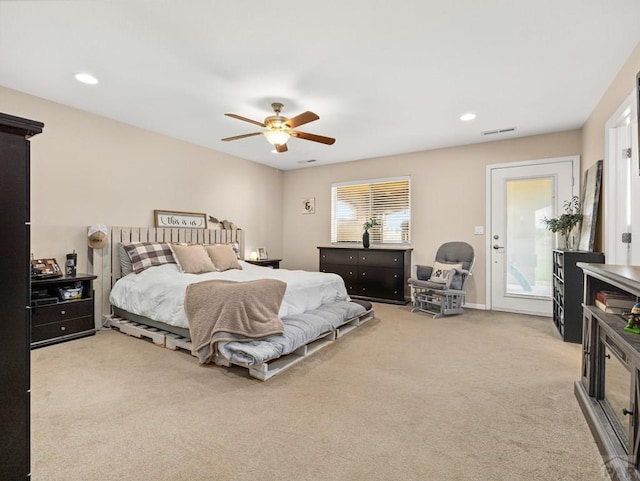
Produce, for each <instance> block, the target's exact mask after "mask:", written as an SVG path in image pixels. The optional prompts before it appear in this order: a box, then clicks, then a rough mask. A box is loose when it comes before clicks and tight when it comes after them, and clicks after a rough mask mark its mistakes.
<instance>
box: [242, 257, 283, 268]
mask: <svg viewBox="0 0 640 481" xmlns="http://www.w3.org/2000/svg"><path fill="white" fill-rule="evenodd" d="M281 260H282V259H264V260H261V261H249V260H247V261H245V262H248V263H249V264H255V265H256V266H262V267H271V268H272V269H280V261H281Z"/></svg>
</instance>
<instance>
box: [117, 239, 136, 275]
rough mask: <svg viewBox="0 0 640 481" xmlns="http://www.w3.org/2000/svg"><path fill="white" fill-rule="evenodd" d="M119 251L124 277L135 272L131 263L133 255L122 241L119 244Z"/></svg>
mask: <svg viewBox="0 0 640 481" xmlns="http://www.w3.org/2000/svg"><path fill="white" fill-rule="evenodd" d="M118 252H119V253H120V271H121V272H122V277H124V276H126V275H127V274H131V273H132V272H133V265H131V257H129V254H128V253H127V251H126V250H125V248H124V244H123V243H122V242H120V243H119V244H118Z"/></svg>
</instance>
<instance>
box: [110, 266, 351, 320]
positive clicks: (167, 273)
mask: <svg viewBox="0 0 640 481" xmlns="http://www.w3.org/2000/svg"><path fill="white" fill-rule="evenodd" d="M240 265H241V266H242V270H238V269H231V270H228V271H224V272H209V273H206V274H183V273H181V272H180V271H179V270H178V266H177V265H176V264H164V265H161V266H156V267H150V268H149V269H147V270H145V271H143V272H141V273H140V274H129V275H127V276H125V277H123V278H121V279H119V280H118V282H116V284H115V285H114V286H113V288H112V289H111V294H110V296H109V300H110V302H111V304H112V305H114V306H116V307H119V308H120V309H124V310H126V311H128V312H131V313H134V314H138V315H141V316H145V317H148V318H150V319H153V320H155V321H159V322H164V323H165V324H169V325H172V326H176V327H183V328H188V327H189V323H188V321H187V316H186V314H185V311H184V296H185V292H186V289H187V286H188V285H189V284H192V283H194V282H201V281H206V280H210V279H224V280H231V281H249V280H256V279H278V280H281V281H284V282H286V284H287V289H286V291H285V294H284V299H283V300H282V305H281V306H280V312H279V314H278V315H279V317H280V318H282V317H284V316H291V315H295V314H300V313H302V312H306V311H309V310H312V309H317V308H318V307H319V306H320V305H322V304H327V303H332V302H337V301H344V300H348V299H349V296H348V294H347V290H346V288H345V286H344V282H343V280H342V278H341V277H340V276H338V275H337V274H329V273H323V272H308V271H298V270H295V271H294V270H287V269H270V268H267V267H260V266H256V265H253V264H249V263H247V262H244V261H240Z"/></svg>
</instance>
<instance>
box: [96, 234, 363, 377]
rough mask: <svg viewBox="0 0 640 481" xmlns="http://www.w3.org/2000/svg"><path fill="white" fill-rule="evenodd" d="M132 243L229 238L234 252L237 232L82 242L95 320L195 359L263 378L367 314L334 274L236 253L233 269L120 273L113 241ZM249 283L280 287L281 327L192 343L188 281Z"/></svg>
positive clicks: (171, 267)
mask: <svg viewBox="0 0 640 481" xmlns="http://www.w3.org/2000/svg"><path fill="white" fill-rule="evenodd" d="M136 242H144V243H184V244H205V245H213V244H215V245H218V244H234V245H235V247H236V251H237V252H240V253H243V252H244V235H243V231H241V230H207V229H180V228H176V229H166V228H133V227H131V228H129V227H110V228H109V242H108V244H107V245H105V246H104V247H103V248H102V249H89V269H90V271H91V272H92V273H94V274H96V275H98V279H97V281H96V283H95V286H96V305H97V306H99V307H98V308H99V309H100V313H99V314H100V315H99V318H102V319H103V324H104V325H106V326H110V327H112V328H114V329H118V330H120V331H121V332H123V333H125V334H129V335H133V336H135V337H141V338H148V339H151V340H152V341H153V342H154V343H156V344H158V345H161V346H163V347H166V348H169V349H174V350H175V349H186V350H189V351H190V352H191V353H192V354H194V355H195V356H197V357H199V359H200V361H201V362H203V361H202V360H203V359H204V358H206V359H207V362H208V361H209V360H210V361H211V362H214V363H215V364H217V365H220V366H232V365H237V366H242V367H244V368H247V369H248V372H249V375H250V376H252V377H255V378H257V379H260V380H267V379H269V378H271V377H273V376H275V375H276V374H278V373H280V372H282V371H284V370H285V369H287V368H289V367H291V366H292V365H294V364H295V363H297V362H298V361H301V360H302V359H304V358H305V357H307V356H309V355H311V354H313V353H314V352H317V351H318V350H319V349H321V348H323V347H326V346H328V345H330V344H331V343H333V342H335V341H336V340H338V339H339V338H340V337H341V336H343V335H344V334H346V333H347V332H350V331H352V330H353V329H355V328H357V327H359V326H361V325H363V324H364V323H366V322H367V321H369V320H370V319H372V318H373V316H374V312H373V308H372V306H371V304H370V303H366V302H361V301H352V300H351V299H350V298H349V296H348V294H347V292H346V289H345V286H344V282H343V281H342V279H341V278H340V277H339V276H337V275H335V274H325V273H319V272H307V271H295V270H286V269H271V268H268V267H261V266H256V265H253V264H250V263H248V262H244V261H243V260H241V259H239V260H238V261H237V264H238V267H239V268H230V269H228V270H225V271H223V272H206V273H201V274H189V273H183V272H181V268H182V266H180V265H176V264H175V263H164V264H161V265H154V266H152V267H150V268H148V269H145V270H144V271H141V272H138V273H127V272H124V273H123V272H122V267H123V266H122V264H121V262H120V254H121V251H122V247H121V246H122V244H127V245H131V243H136ZM172 245H173V244H172ZM240 257H241V256H240ZM252 283H263V284H259V285H260V286H262V285H278V284H282V285H285V286H286V288H283V294H282V295H283V297H282V301H281V302H279V301H278V303H277V304H276V305H278V306H279V307H277V308H276V310H277V318H278V319H279V320H278V322H280V321H281V326H282V329H281V330H278V332H274V333H273V335H268V336H266V337H265V336H262V337H260V338H259V339H247V338H243V339H240V340H236V339H235V338H234V337H233V336H231V337H229V336H226V337H225V336H223V337H222V338H221V339H222V341H219V342H216V343H215V345H214V344H213V343H212V344H211V346H215V348H212V350H211V351H210V352H208V356H205V355H204V354H203V353H204V352H206V349H204V347H205V346H204V345H201V344H200V343H199V342H198V343H197V344H198V345H197V347H196V346H195V345H194V344H193V343H192V339H191V332H190V330H189V327H190V326H189V319H188V316H187V314H186V311H185V307H184V304H185V299H188V297H185V296H186V294H188V293H189V292H190V291H192V290H194V285H197V288H198V289H201V288H203V287H205V286H206V285H207V284H212V287H214V286H213V285H215V287H216V288H217V287H219V286H220V285H222V286H223V287H226V285H228V286H229V287H228V288H231V289H233V291H225V292H235V290H237V289H239V288H241V287H249V286H250V285H251V284H252ZM264 283H271V284H264ZM225 284H226V285H225ZM236 286H238V287H236ZM191 302H193V301H191ZM187 311H188V309H187ZM216 312H222V311H216ZM192 322H193V318H192ZM191 327H192V328H193V325H192V326H191ZM196 336H197V334H196Z"/></svg>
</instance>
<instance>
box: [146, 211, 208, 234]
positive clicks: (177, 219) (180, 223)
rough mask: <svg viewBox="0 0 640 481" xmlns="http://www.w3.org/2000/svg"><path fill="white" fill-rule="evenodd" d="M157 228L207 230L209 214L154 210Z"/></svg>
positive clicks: (154, 220)
mask: <svg viewBox="0 0 640 481" xmlns="http://www.w3.org/2000/svg"><path fill="white" fill-rule="evenodd" d="M153 222H154V226H155V227H183V228H189V229H206V228H207V214H199V213H197V212H178V211H175V210H154V211H153Z"/></svg>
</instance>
